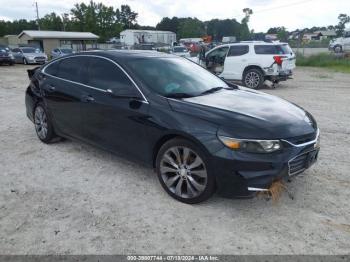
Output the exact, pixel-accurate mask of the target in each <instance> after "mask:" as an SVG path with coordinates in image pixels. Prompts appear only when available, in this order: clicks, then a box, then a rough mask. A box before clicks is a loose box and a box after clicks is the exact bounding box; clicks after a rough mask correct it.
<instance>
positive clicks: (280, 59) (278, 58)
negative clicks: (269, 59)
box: [273, 55, 285, 65]
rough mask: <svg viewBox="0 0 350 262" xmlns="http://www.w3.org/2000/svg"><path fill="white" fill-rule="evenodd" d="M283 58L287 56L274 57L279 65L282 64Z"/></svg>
mask: <svg viewBox="0 0 350 262" xmlns="http://www.w3.org/2000/svg"><path fill="white" fill-rule="evenodd" d="M283 58H285V56H280V55H276V56H274V57H273V59H274V60H275V63H276V64H277V65H282V63H283Z"/></svg>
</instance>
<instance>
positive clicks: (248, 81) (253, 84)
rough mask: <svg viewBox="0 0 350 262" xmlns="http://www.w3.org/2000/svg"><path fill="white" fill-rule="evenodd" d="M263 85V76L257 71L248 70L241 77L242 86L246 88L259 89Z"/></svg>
mask: <svg viewBox="0 0 350 262" xmlns="http://www.w3.org/2000/svg"><path fill="white" fill-rule="evenodd" d="M263 83H264V75H263V73H262V72H261V70H259V69H255V68H253V69H248V70H246V71H245V72H244V75H243V84H244V85H245V86H246V87H249V88H253V89H259V88H260V87H261V86H262V85H263Z"/></svg>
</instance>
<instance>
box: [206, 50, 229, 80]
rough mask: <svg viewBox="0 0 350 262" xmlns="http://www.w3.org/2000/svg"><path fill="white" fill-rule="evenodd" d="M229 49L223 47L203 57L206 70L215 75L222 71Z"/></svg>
mask: <svg viewBox="0 0 350 262" xmlns="http://www.w3.org/2000/svg"><path fill="white" fill-rule="evenodd" d="M228 49H229V47H228V46H223V47H219V48H216V49H214V50H213V51H211V52H209V53H208V54H207V55H206V57H205V65H206V68H207V69H208V70H209V71H211V72H212V73H214V74H216V75H220V74H221V73H222V72H223V71H224V64H225V59H226V55H227V52H228Z"/></svg>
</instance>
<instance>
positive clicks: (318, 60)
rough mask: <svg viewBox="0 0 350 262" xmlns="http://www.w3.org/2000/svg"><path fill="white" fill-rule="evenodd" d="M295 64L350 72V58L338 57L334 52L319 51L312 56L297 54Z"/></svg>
mask: <svg viewBox="0 0 350 262" xmlns="http://www.w3.org/2000/svg"><path fill="white" fill-rule="evenodd" d="M296 64H297V66H313V67H324V68H329V69H333V70H335V71H338V72H344V73H350V58H349V57H338V56H335V55H334V54H327V53H321V54H317V55H312V56H308V57H306V56H303V55H300V54H297V61H296Z"/></svg>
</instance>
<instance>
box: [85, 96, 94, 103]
mask: <svg viewBox="0 0 350 262" xmlns="http://www.w3.org/2000/svg"><path fill="white" fill-rule="evenodd" d="M83 99H84V101H85V102H94V101H95V98H93V97H92V96H91V95H87V96H84V97H83Z"/></svg>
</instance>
